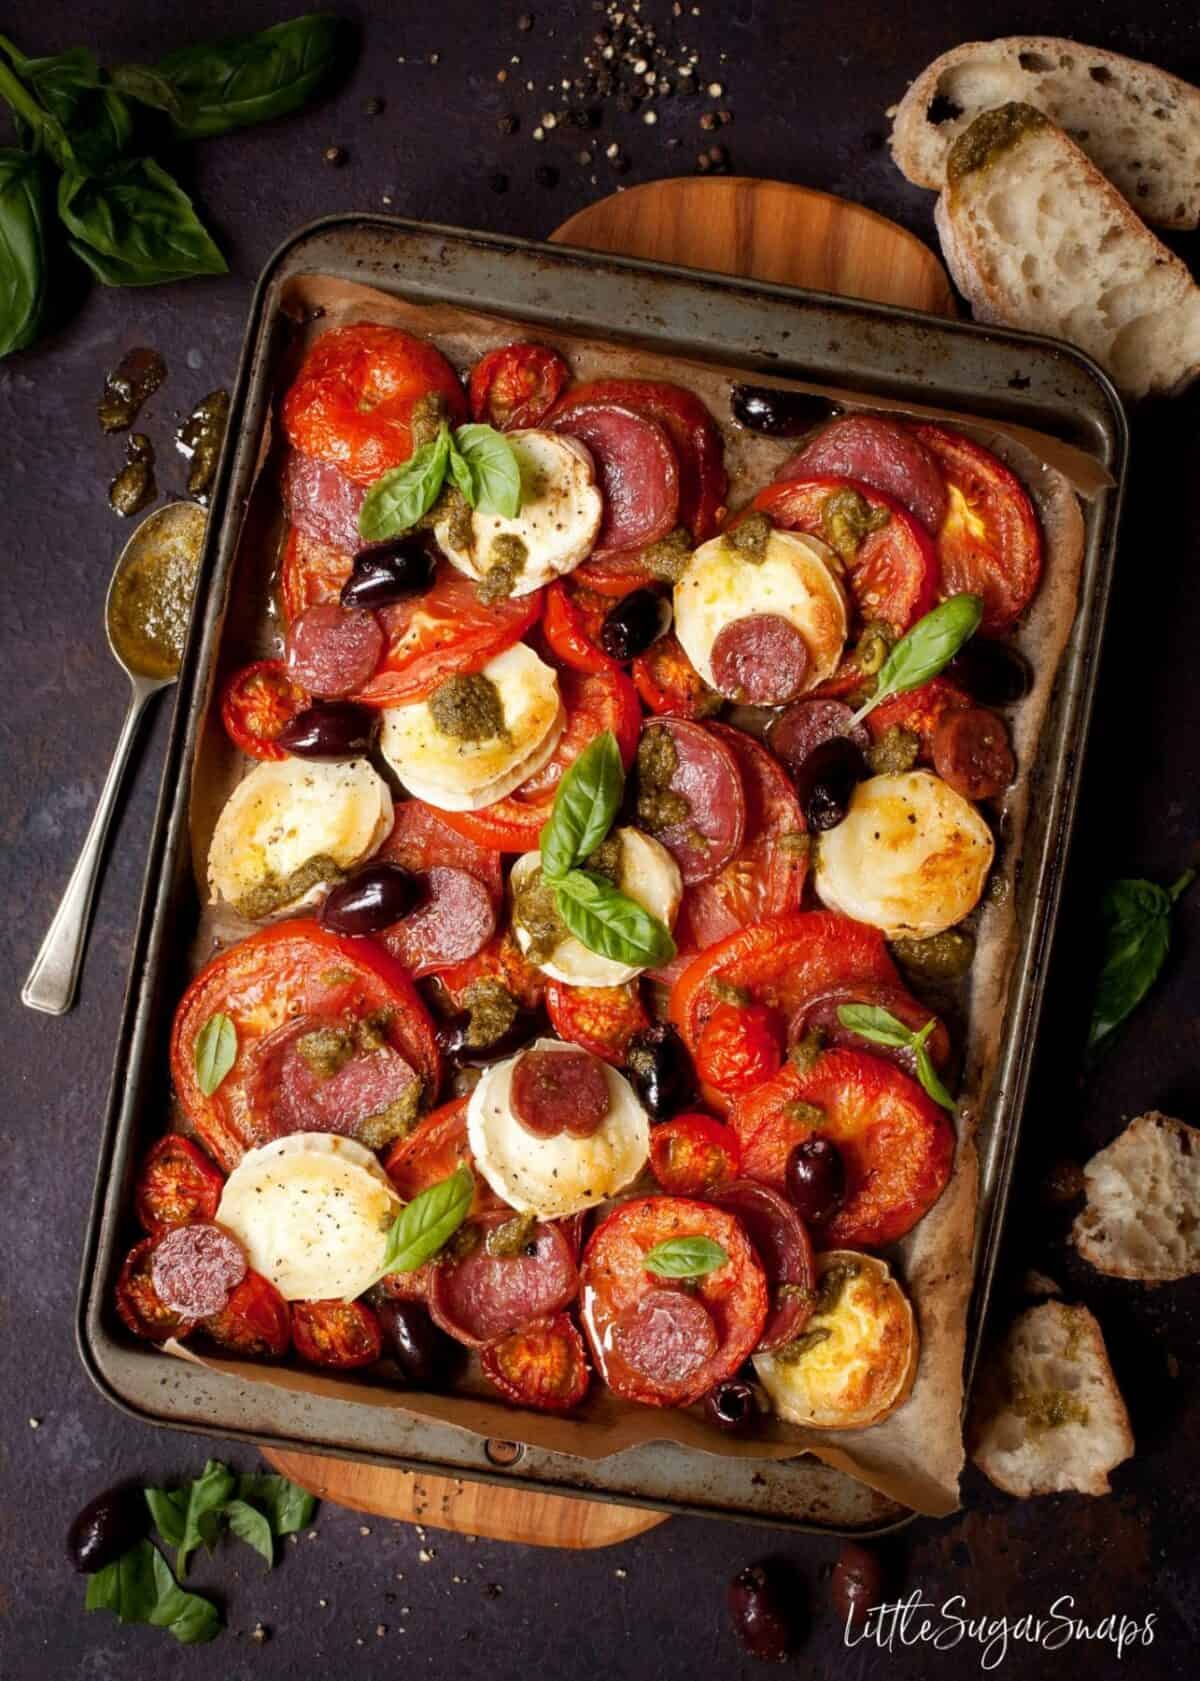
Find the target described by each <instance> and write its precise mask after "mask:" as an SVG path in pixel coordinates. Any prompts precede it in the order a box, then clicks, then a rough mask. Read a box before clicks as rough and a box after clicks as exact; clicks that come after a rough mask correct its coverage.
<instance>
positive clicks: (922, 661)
mask: <svg viewBox="0 0 1200 1681" xmlns="http://www.w3.org/2000/svg"><path fill="white" fill-rule="evenodd" d="M982 618H983V597H982V596H978V595H965V594H964V595H952V596H950V597H949V599H948V600H946V601H943V602H941V603H940V605H939V606H937V607H935V608H934V609H933V611H932V612H930V613H926V614H925V616H924V618H921V619H918V620H917V622H916V624H915V625H914V626H913V627H912V629H911V630H910V631H909V632H908V634H907V635H906V636H902V637H901V638H900V640H899V642H897V643H896V645H895V647H894V648H893V649H892V651H891V653H890V654H889V655H888V657H887V659H886V660H884V662H883V664H882V665H881V666H880V668H879V675H878V676H877V677H876V679H875V692H874V694H873V695H872V696H871V698H870V699H869V700H867V701H865V702H864V703H863V705H862V706H860V707H859V709H858V711H857V712H856V713H855V714H854V716H853V718H851V720H850V722H849V723H848V724H847V725H846V731H847V732H848V731H850V730H852V729H853V728H854V726H855V725H856V724H861V723H862V721H863V719H864V718H865V717H866V716H867V715H868V713H870V712H874V710H875V708H876V707H877V706H879V705H880V703H881V702H883V701H885V700H889V699H890V698H891V697H892V695H902V694H907V692H908V690H909V689H919V688H920V686H921V684H922V683H928V681H929V679H930V678H931V677H936V676H937V674H938V672H939V671H941V670H943V669H944V668H945V667H946V666H947V665H949V663H950V661H951V660H952V659H953V658H954V656H955V654H957V652H958V650H959V649H960V648H961V647H962V645H963V643H964V642H967V641H969V640H970V638H971V637H972V636H974V634H975V632H976V631H977V630H978V629H979V622H980V620H981V619H982Z"/></svg>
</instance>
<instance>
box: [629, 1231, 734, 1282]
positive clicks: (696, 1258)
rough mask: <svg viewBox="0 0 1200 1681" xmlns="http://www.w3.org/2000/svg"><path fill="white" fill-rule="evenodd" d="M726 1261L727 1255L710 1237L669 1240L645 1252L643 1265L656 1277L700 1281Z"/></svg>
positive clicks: (672, 1238) (673, 1238)
mask: <svg viewBox="0 0 1200 1681" xmlns="http://www.w3.org/2000/svg"><path fill="white" fill-rule="evenodd" d="M728 1260H729V1255H728V1253H727V1252H726V1251H725V1250H724V1249H723V1248H722V1247H721V1245H720V1244H719V1243H716V1242H714V1241H713V1239H712V1238H711V1237H669V1238H667V1239H666V1241H665V1242H663V1243H658V1244H655V1246H654V1248H653V1249H648V1250H647V1251H646V1253H645V1254H644V1255H643V1256H642V1265H643V1266H644V1267H645V1269H646V1271H647V1272H653V1273H657V1275H658V1277H659V1278H703V1277H704V1276H705V1274H707V1273H710V1272H716V1270H717V1268H718V1267H723V1266H724V1265H725V1264H726V1262H727V1261H728Z"/></svg>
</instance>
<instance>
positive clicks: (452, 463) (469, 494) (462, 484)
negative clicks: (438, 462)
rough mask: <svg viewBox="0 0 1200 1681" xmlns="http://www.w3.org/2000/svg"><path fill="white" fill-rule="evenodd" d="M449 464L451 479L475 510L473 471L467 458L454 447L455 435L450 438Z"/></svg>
mask: <svg viewBox="0 0 1200 1681" xmlns="http://www.w3.org/2000/svg"><path fill="white" fill-rule="evenodd" d="M448 462H449V467H450V477H451V478H452V479H453V480H454V482H455V484H456V485H457V486H458V488H459V490H460V491H461V492H462V494H463V496H465V497H466V499H467V501H468V502H469V503H470V505H471V507H472V508H473V507H474V506H475V480H474V479H473V478H472V477H471V469H470V466H469V465H468V463H467V460H466V457H465V456H463V455H460V454H459V452H458V450H457V449H456V448H455V446H454V437H453V434H451V438H450V454H449V457H448Z"/></svg>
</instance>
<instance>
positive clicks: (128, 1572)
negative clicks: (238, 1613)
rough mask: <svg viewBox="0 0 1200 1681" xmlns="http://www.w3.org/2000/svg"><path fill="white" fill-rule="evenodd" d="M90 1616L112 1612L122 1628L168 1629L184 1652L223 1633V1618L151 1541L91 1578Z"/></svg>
mask: <svg viewBox="0 0 1200 1681" xmlns="http://www.w3.org/2000/svg"><path fill="white" fill-rule="evenodd" d="M84 1610H85V1611H111V1612H112V1613H113V1614H114V1616H115V1617H116V1618H117V1620H118V1622H122V1623H149V1624H150V1626H151V1627H152V1628H165V1629H166V1630H167V1632H168V1633H169V1634H172V1635H174V1637H175V1639H176V1640H178V1641H179V1643H180V1645H182V1646H195V1645H198V1644H199V1643H200V1642H201V1641H204V1640H211V1639H213V1637H214V1636H215V1635H216V1634H218V1633H219V1632H220V1628H221V1613H220V1611H218V1609H217V1607H216V1606H215V1605H214V1604H213V1602H212V1600H211V1599H205V1598H204V1596H203V1594H198V1593H188V1592H187V1591H186V1590H185V1589H184V1588H181V1587H180V1586H179V1583H178V1582H177V1581H176V1580H175V1578H174V1576H173V1575H172V1574H171V1567H170V1565H169V1564H168V1563H167V1561H166V1559H165V1558H164V1557H163V1556H162V1554H161V1553H160V1552H159V1550H158V1548H157V1547H156V1546H154V1545H153V1543H152V1542H150V1541H145V1540H143V1541H138V1542H137V1543H136V1545H134V1546H132V1547H130V1549H129V1551H128V1552H127V1553H122V1554H121V1556H120V1558H118V1559H114V1560H113V1562H112V1563H111V1564H106V1565H105V1566H104V1568H103V1570H97V1571H96V1573H95V1575H93V1576H89V1577H88V1585H87V1597H86V1598H85V1600H84Z"/></svg>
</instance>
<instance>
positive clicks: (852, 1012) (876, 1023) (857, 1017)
mask: <svg viewBox="0 0 1200 1681" xmlns="http://www.w3.org/2000/svg"><path fill="white" fill-rule="evenodd" d="M838 1021H839V1022H840V1023H841V1024H842V1026H843V1027H848V1028H849V1029H850V1031H851V1033H857V1034H858V1036H859V1038H860V1039H869V1040H870V1042H871V1043H872V1044H873V1045H891V1046H893V1047H895V1048H896V1049H898V1050H907V1049H908V1047H909V1046H910V1045H911V1044H912V1042H913V1033H912V1029H911V1028H908V1027H905V1025H904V1023H903V1022H902V1021H900V1020H899V1019H898V1018H897V1017H896V1016H894V1015H893V1014H892V1012H891V1011H890V1010H884V1009H881V1008H880V1007H879V1006H878V1005H877V1004H841V1005H839V1006H838Z"/></svg>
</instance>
